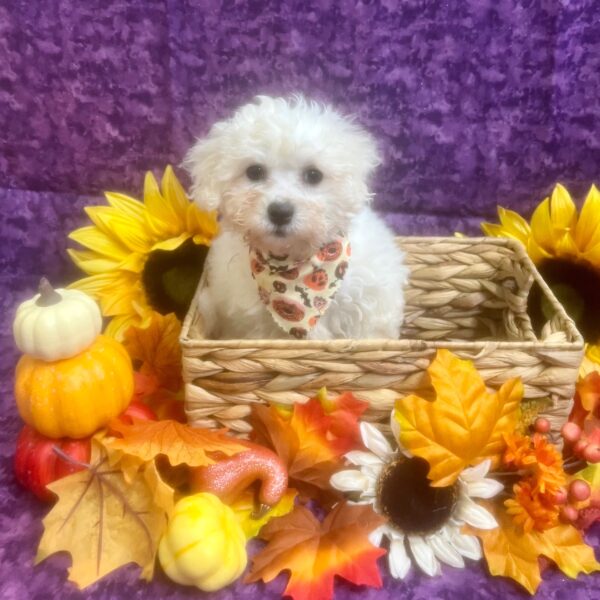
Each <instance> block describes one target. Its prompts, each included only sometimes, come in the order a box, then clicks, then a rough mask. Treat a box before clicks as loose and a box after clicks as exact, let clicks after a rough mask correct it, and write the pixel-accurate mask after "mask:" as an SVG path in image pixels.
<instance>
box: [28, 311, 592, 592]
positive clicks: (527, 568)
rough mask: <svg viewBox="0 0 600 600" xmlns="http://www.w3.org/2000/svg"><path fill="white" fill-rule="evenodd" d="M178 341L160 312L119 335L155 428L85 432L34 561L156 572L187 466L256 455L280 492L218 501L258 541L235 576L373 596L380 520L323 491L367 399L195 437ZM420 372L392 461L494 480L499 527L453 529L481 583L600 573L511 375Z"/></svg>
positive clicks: (83, 571) (79, 571)
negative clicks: (242, 431)
mask: <svg viewBox="0 0 600 600" xmlns="http://www.w3.org/2000/svg"><path fill="white" fill-rule="evenodd" d="M178 335H179V323H178V321H177V320H176V319H175V318H174V317H173V316H172V315H171V316H166V317H162V316H156V317H155V318H154V319H153V321H152V323H151V324H150V326H149V327H148V328H147V329H145V330H139V329H132V330H130V331H129V332H128V333H127V334H126V335H125V340H124V344H125V346H126V348H127V349H128V351H129V353H130V355H131V356H132V358H133V359H134V362H135V365H136V391H135V395H134V399H135V400H138V401H141V402H143V403H145V404H146V405H148V406H150V407H151V408H152V409H153V410H154V411H155V413H156V414H157V415H158V417H159V419H158V420H156V421H154V420H140V419H135V418H133V419H115V420H114V421H113V422H111V423H110V424H109V426H108V428H107V429H106V430H104V431H102V432H99V433H98V434H96V436H95V437H94V438H93V440H92V456H91V459H90V462H89V464H88V463H78V466H79V467H81V468H82V470H80V471H79V472H77V473H75V474H72V475H69V476H68V477H65V478H63V479H60V480H59V481H56V482H54V483H53V484H51V486H49V487H50V489H51V491H52V492H54V493H55V494H56V496H57V501H56V503H55V505H54V506H53V507H52V509H51V510H50V512H49V513H48V515H47V516H46V517H45V519H44V533H43V536H42V539H41V541H40V544H39V548H38V553H37V557H36V562H40V561H42V560H44V559H45V558H46V557H47V556H49V555H51V554H53V553H55V552H61V551H66V552H68V553H69V554H70V555H71V560H72V565H71V568H70V570H69V579H70V580H71V581H72V582H74V583H76V584H77V585H78V586H79V587H81V588H84V587H86V586H88V585H90V584H92V583H93V582H95V581H97V580H98V579H99V578H101V577H103V576H105V575H106V574H107V573H110V572H111V571H113V570H115V569H117V568H119V567H120V566H122V565H125V564H127V563H135V564H137V565H139V567H140V575H141V577H142V578H144V579H150V578H152V576H153V573H154V569H155V563H156V557H157V551H158V545H159V542H160V539H161V536H162V535H163V534H164V533H165V531H166V528H167V526H168V522H169V517H170V515H171V513H172V511H173V507H174V505H175V503H176V502H177V500H178V499H179V498H181V497H182V496H184V495H186V494H189V493H190V481H189V473H190V470H192V469H197V468H202V467H207V466H209V465H214V464H216V463H218V462H219V461H220V460H224V459H227V458H228V457H235V456H236V455H238V454H239V453H242V452H246V451H248V449H249V447H251V446H252V445H258V446H260V447H262V448H263V451H264V448H267V449H268V450H269V451H270V456H272V455H273V454H274V455H276V456H277V457H278V460H279V461H280V462H281V463H282V464H283V465H284V466H285V468H286V469H287V476H288V489H287V491H286V492H285V494H283V497H281V500H280V502H279V503H278V504H277V505H275V506H271V507H270V510H268V511H267V512H266V513H263V514H260V515H258V514H255V512H256V511H255V509H256V494H255V492H256V489H254V487H251V486H249V487H248V488H247V489H245V490H244V491H243V492H242V493H240V494H239V495H238V496H237V497H236V498H235V499H234V500H232V501H230V502H229V505H230V508H231V509H232V510H233V511H234V513H235V515H236V518H237V520H238V522H239V524H240V526H241V527H242V530H243V532H244V534H245V536H246V538H247V539H250V538H252V537H259V538H260V539H262V540H263V546H262V547H260V548H259V549H258V551H257V552H256V553H255V554H254V556H253V557H252V560H251V564H250V566H249V568H248V569H247V572H246V575H245V577H244V581H245V582H256V581H259V580H262V581H264V582H265V583H268V582H270V581H272V580H273V579H274V578H275V577H277V576H278V575H279V574H281V573H286V574H287V578H288V579H287V584H286V588H285V592H284V593H285V594H286V595H288V596H290V597H292V598H293V599H294V600H328V599H329V598H332V597H333V594H334V581H335V578H336V577H337V578H341V579H345V580H347V581H349V582H351V583H353V584H355V585H364V586H372V587H380V586H381V573H380V566H381V565H382V564H383V563H382V562H381V561H379V563H378V559H379V558H380V557H381V556H383V555H384V554H386V552H387V548H385V547H384V548H379V547H376V546H374V545H373V544H372V543H371V541H370V540H369V538H370V535H371V534H372V533H373V531H374V530H376V529H378V528H379V527H380V526H381V525H383V524H384V523H386V522H387V518H386V517H385V516H382V515H380V514H377V512H376V511H375V510H374V509H375V505H371V504H360V505H355V504H352V503H349V502H348V501H347V500H346V499H345V498H344V495H343V494H342V493H341V492H340V491H338V490H336V489H334V488H333V487H332V485H331V483H330V480H331V479H332V476H333V475H334V474H335V473H337V472H338V471H341V470H343V469H344V468H345V467H346V466H347V464H346V459H345V456H346V455H352V453H354V455H357V454H361V455H364V454H366V453H365V452H364V451H365V448H364V447H363V445H362V441H361V418H362V417H363V415H364V413H365V410H366V409H367V404H366V403H364V402H362V401H360V400H358V399H357V398H356V397H354V396H353V395H352V394H341V395H338V396H332V395H329V394H328V393H327V391H326V390H321V391H320V392H319V393H318V394H316V396H315V397H314V398H311V399H310V400H309V401H307V402H306V403H305V404H295V405H293V406H292V407H287V406H279V405H259V404H256V405H254V406H253V409H252V414H251V417H250V422H251V425H252V433H251V439H250V441H248V440H240V439H237V438H234V437H232V436H231V435H229V434H228V433H227V432H226V431H212V430H206V429H194V428H192V427H190V426H188V425H186V424H185V422H183V421H184V414H183V411H182V392H181V387H182V382H181V377H180V368H181V363H180V361H181V357H180V354H179V347H178V343H177V338H178ZM428 373H429V378H430V381H431V386H432V389H433V392H434V399H433V400H431V398H428V399H425V398H421V397H419V396H416V395H408V396H405V397H403V398H399V399H398V400H397V402H396V404H395V407H394V410H393V412H392V429H393V430H394V432H395V436H396V440H395V443H396V444H397V447H398V450H399V452H403V453H405V454H406V455H407V456H412V457H419V458H420V459H423V460H424V461H426V462H427V468H428V478H429V481H430V484H431V486H433V487H434V488H438V487H439V488H444V487H448V486H452V485H458V484H459V482H460V476H461V473H462V472H463V471H464V470H465V469H467V468H469V467H473V466H475V465H477V464H480V463H482V462H483V461H487V462H489V464H490V465H491V471H490V474H489V477H497V478H498V480H499V481H502V482H503V484H504V492H502V493H501V494H500V495H499V496H498V498H494V499H493V500H489V501H488V502H487V503H486V504H485V508H486V509H487V510H488V511H489V513H490V514H492V515H493V516H494V518H495V519H496V521H497V523H498V527H496V528H494V529H490V530H485V531H484V530H478V529H473V528H472V527H467V526H465V528H464V530H463V532H464V533H470V534H473V535H476V536H478V538H479V539H480V540H481V544H482V548H483V553H484V556H485V559H486V561H487V565H488V568H489V571H490V573H491V574H492V575H502V576H506V577H511V578H512V579H514V580H515V581H517V582H518V583H520V584H521V585H522V586H523V587H525V588H526V589H527V590H528V591H529V592H530V593H534V592H535V590H536V589H537V587H538V585H539V583H540V581H541V575H540V568H539V558H540V557H542V556H543V557H545V558H546V559H549V560H550V561H552V562H553V563H555V564H556V565H557V566H558V568H560V569H561V570H562V571H563V573H565V574H566V575H567V576H569V577H576V576H577V574H578V573H582V572H583V573H590V572H592V571H595V570H598V569H599V568H600V565H599V564H598V563H597V562H596V561H595V559H594V554H593V551H592V549H591V548H590V547H589V546H587V545H586V544H585V543H584V541H583V539H582V536H581V532H580V531H579V530H578V529H577V528H576V527H575V524H576V523H574V522H564V520H561V518H560V515H561V514H562V513H561V510H562V509H561V508H560V507H559V505H558V503H557V502H556V501H555V497H557V495H558V494H559V493H560V491H561V490H562V489H563V488H564V486H565V485H567V483H568V482H569V481H572V478H573V475H570V474H567V473H566V472H565V468H566V467H565V464H567V463H564V464H563V460H562V457H561V455H560V454H559V452H558V450H557V449H556V448H555V447H554V446H553V445H552V444H551V443H550V442H549V441H548V440H547V438H546V437H544V435H542V434H540V433H536V434H534V435H532V436H526V435H523V434H521V433H517V427H518V424H519V419H520V418H521V413H520V402H521V398H522V396H523V385H522V383H521V381H520V380H518V379H513V380H509V381H507V382H505V383H504V384H503V385H502V386H501V387H500V388H499V389H497V390H495V391H491V390H489V389H488V388H487V387H486V385H485V382H484V380H483V379H482V377H481V375H480V374H479V373H478V372H477V370H476V369H475V367H474V365H473V363H472V362H470V361H468V360H460V359H459V358H458V357H457V356H455V355H454V354H452V353H451V352H449V351H447V350H439V351H438V353H437V355H436V357H435V358H434V360H433V361H432V363H431V365H430V367H429V369H428ZM596 384H597V385H596ZM579 391H580V396H579V400H578V402H576V406H575V409H574V416H573V419H574V421H575V420H577V419H579V422H580V423H581V429H582V431H583V430H584V429H585V427H588V429H585V431H586V432H587V433H586V435H587V437H586V443H588V444H589V443H592V442H593V441H594V440H595V439H596V438H594V437H593V436H594V435H597V434H596V433H595V431H596V430H595V429H594V428H591V429H590V427H589V420H590V419H591V418H594V419H595V418H597V416H598V410H597V409H598V403H600V377H598V376H597V375H594V376H592V377H590V379H589V380H588V381H587V382H586V383H585V385H582V386H581V388H580V390H579ZM590 436H591V437H590ZM588 438H589V439H588ZM590 440H591V441H590ZM357 451H358V452H357ZM57 452H60V451H59V450H57ZM349 453H350V454H349ZM61 457H62V458H63V460H67V461H68V460H73V459H70V458H69V457H68V456H66V455H61ZM569 460H570V459H569ZM569 464H570V463H569ZM584 467H585V468H582V469H581V470H580V472H579V473H578V474H577V475H576V477H578V478H580V479H581V480H583V481H586V482H588V483H589V485H590V488H591V489H592V490H593V491H594V493H593V494H592V498H591V499H590V500H588V501H587V502H586V503H581V502H580V503H578V504H577V505H576V508H577V509H580V512H579V513H577V514H578V515H579V518H581V519H584V518H585V517H584V516H585V514H586V513H585V511H586V510H588V511H594V510H595V511H596V512H597V513H598V514H599V515H600V508H599V507H600V475H599V471H598V469H597V468H596V467H597V466H596V465H589V466H585V465H584ZM500 487H501V486H500ZM526 493H527V494H529V495H528V496H527V498H526V497H525V496H526ZM533 500H535V502H537V504H535V503H534V502H533ZM595 518H596V513H592V512H588V513H587V520H588V522H592V521H593V520H594V519H595ZM371 537H373V536H371Z"/></svg>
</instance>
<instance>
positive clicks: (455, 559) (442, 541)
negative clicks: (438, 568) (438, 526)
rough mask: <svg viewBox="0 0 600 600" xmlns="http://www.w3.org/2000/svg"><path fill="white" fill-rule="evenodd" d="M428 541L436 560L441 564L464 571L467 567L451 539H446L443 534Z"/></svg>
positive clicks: (436, 535) (433, 536)
mask: <svg viewBox="0 0 600 600" xmlns="http://www.w3.org/2000/svg"><path fill="white" fill-rule="evenodd" d="M427 541H428V543H429V545H430V546H431V549H432V550H433V553H434V554H435V556H436V558H437V559H438V560H440V561H441V562H443V563H446V564H447V565H450V566H451V567H456V568H457V569H462V568H463V567H464V566H465V561H464V560H463V558H462V556H461V555H460V552H458V550H456V549H455V548H454V546H452V544H451V543H450V541H449V539H446V536H445V535H444V534H443V533H442V532H440V533H438V534H435V535H432V536H431V537H430V538H428V539H427Z"/></svg>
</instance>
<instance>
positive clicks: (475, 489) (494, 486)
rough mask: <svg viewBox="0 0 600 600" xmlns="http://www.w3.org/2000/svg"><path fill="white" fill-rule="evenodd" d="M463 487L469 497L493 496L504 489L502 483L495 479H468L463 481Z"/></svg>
mask: <svg viewBox="0 0 600 600" xmlns="http://www.w3.org/2000/svg"><path fill="white" fill-rule="evenodd" d="M465 487H466V490H467V494H468V495H469V497H471V498H493V497H494V496H495V495H496V494H499V493H500V492H501V491H502V490H503V489H504V485H503V484H501V483H500V482H499V481H496V480H495V479H480V480H479V481H468V482H467V483H465Z"/></svg>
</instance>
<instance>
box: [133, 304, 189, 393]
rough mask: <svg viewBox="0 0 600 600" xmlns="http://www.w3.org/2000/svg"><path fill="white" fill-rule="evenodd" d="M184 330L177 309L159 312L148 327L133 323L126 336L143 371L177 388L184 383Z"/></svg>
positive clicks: (153, 315)
mask: <svg viewBox="0 0 600 600" xmlns="http://www.w3.org/2000/svg"><path fill="white" fill-rule="evenodd" d="M180 333H181V323H180V322H179V320H178V319H177V317H176V316H175V315H174V314H173V313H171V314H168V315H161V314H159V313H157V312H155V313H153V314H152V320H151V322H150V325H149V326H148V327H146V328H144V329H142V328H141V327H130V328H129V329H128V330H127V331H126V332H125V336H124V340H123V345H124V346H125V349H126V350H127V352H128V353H129V355H130V356H131V358H132V360H133V361H134V364H135V363H136V362H137V363H139V371H140V373H142V374H144V375H147V376H149V377H153V378H154V379H155V380H156V382H157V383H158V387H164V388H167V389H168V390H171V391H173V392H175V391H177V390H178V389H180V388H181V385H182V379H181V348H180V346H179V335H180Z"/></svg>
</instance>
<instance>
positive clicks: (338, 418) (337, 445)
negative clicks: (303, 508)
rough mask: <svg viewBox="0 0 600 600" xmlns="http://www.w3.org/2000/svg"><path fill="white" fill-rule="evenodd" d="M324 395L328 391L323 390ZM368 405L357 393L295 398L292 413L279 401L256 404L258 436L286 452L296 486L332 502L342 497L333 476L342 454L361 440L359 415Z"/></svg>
mask: <svg viewBox="0 0 600 600" xmlns="http://www.w3.org/2000/svg"><path fill="white" fill-rule="evenodd" d="M323 394H324V395H323ZM324 397H325V398H326V397H327V396H326V392H324V393H321V398H324ZM366 407H367V405H366V403H365V402H361V401H360V400H357V399H356V398H355V397H354V396H352V394H342V395H341V396H338V397H337V398H335V399H327V404H326V405H325V403H324V402H323V400H319V399H318V398H311V399H310V400H309V401H308V402H306V403H305V404H295V405H294V406H293V409H292V411H291V413H290V414H289V415H288V416H287V417H286V416H284V415H283V414H282V412H281V411H279V410H277V409H276V408H275V407H273V406H270V407H267V406H261V405H254V406H253V408H252V426H253V434H254V439H255V441H256V442H257V443H260V444H263V445H265V446H267V447H270V448H272V449H273V450H274V451H275V453H276V454H277V455H278V456H279V458H281V460H282V461H283V462H284V464H285V465H286V466H287V469H288V475H289V478H290V486H291V487H294V488H296V489H297V490H298V491H299V492H300V494H301V495H303V496H305V497H307V498H319V499H320V500H322V501H324V502H325V503H328V502H331V501H332V500H333V499H335V498H337V493H336V492H335V491H334V490H333V489H332V488H331V486H330V484H329V480H330V479H331V476H332V475H333V473H334V472H335V471H336V470H338V469H339V460H340V458H341V456H342V455H343V454H344V453H345V452H347V451H349V450H352V449H356V448H358V447H360V446H361V442H360V431H359V426H358V417H359V416H360V414H361V413H362V412H364V410H365V409H366Z"/></svg>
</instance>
